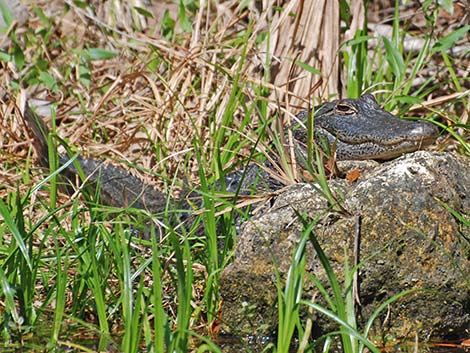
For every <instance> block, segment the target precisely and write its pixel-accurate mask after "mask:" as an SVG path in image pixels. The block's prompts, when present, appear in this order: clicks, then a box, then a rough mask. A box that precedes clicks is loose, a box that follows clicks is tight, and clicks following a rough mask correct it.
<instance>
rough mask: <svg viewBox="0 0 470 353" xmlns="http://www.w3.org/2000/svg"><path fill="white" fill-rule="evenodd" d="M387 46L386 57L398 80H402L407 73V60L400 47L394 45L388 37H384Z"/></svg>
mask: <svg viewBox="0 0 470 353" xmlns="http://www.w3.org/2000/svg"><path fill="white" fill-rule="evenodd" d="M382 40H383V42H384V46H385V53H386V59H387V61H388V64H389V65H390V68H391V70H392V72H393V75H394V76H395V80H396V81H401V79H402V78H403V76H404V75H405V62H404V61H403V57H402V56H401V53H400V51H399V50H398V48H396V47H395V46H393V44H392V42H390V40H388V38H386V37H382Z"/></svg>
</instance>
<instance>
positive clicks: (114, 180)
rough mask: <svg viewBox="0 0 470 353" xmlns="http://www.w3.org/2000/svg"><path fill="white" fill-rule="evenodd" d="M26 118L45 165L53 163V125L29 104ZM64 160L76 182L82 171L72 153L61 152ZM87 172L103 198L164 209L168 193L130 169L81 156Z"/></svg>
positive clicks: (102, 200) (108, 202) (117, 204)
mask: <svg viewBox="0 0 470 353" xmlns="http://www.w3.org/2000/svg"><path fill="white" fill-rule="evenodd" d="M23 119H24V121H25V122H26V124H27V126H28V127H29V129H30V130H31V132H32V135H33V140H32V143H33V147H34V150H35V151H36V154H37V157H38V160H39V162H40V164H41V166H43V167H45V168H48V167H49V153H48V145H47V136H48V134H49V129H48V128H47V126H46V124H45V123H44V121H43V120H42V119H41V118H40V117H39V116H38V115H37V114H36V113H35V112H34V111H33V110H32V109H31V108H30V107H29V105H28V104H26V107H25V111H24V114H23ZM59 161H60V164H61V165H62V166H63V165H66V164H67V167H66V168H65V169H64V173H63V174H64V175H65V176H66V177H67V179H68V180H69V181H70V182H72V181H75V180H80V178H79V175H80V173H79V172H78V170H77V169H76V167H75V165H74V163H68V162H69V161H70V159H69V158H68V156H60V158H59ZM77 162H78V166H79V168H80V169H81V171H82V172H83V175H84V176H85V181H86V183H87V185H90V186H92V187H94V188H95V189H96V188H98V190H99V200H98V201H99V202H100V203H101V204H103V205H107V206H113V207H132V208H137V209H145V210H147V211H149V212H150V213H158V212H160V211H162V210H164V208H165V206H166V203H167V196H166V195H165V194H163V193H162V192H160V191H158V190H156V189H154V188H153V187H152V186H150V185H146V184H144V183H143V182H142V181H141V180H140V179H139V178H137V177H135V176H134V175H132V174H130V173H129V172H127V171H126V170H124V169H122V168H119V167H115V166H113V165H106V164H104V163H103V162H102V161H99V160H96V159H87V158H83V157H82V156H78V158H77V160H76V163H77Z"/></svg>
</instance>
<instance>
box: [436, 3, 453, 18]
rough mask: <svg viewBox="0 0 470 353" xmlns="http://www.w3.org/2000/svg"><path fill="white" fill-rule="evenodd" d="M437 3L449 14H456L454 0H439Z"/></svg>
mask: <svg viewBox="0 0 470 353" xmlns="http://www.w3.org/2000/svg"><path fill="white" fill-rule="evenodd" d="M437 3H438V4H439V6H440V7H442V8H443V9H444V10H445V11H446V12H447V13H448V14H449V15H453V14H454V4H453V3H452V0H437Z"/></svg>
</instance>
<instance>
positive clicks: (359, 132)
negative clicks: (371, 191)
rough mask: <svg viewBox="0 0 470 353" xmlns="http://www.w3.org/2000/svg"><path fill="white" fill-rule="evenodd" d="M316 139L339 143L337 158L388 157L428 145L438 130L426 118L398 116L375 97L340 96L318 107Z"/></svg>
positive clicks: (333, 143)
mask: <svg viewBox="0 0 470 353" xmlns="http://www.w3.org/2000/svg"><path fill="white" fill-rule="evenodd" d="M314 124H315V125H314V126H315V129H314V130H315V141H316V143H317V144H318V145H319V146H320V147H321V146H322V144H324V143H325V142H327V143H328V144H329V146H330V148H333V146H336V158H337V159H338V160H359V159H377V160H387V159H392V158H395V157H398V156H400V155H402V154H404V153H408V152H413V151H416V150H419V149H423V148H425V147H427V146H429V145H430V144H431V143H433V142H434V140H435V139H436V137H437V134H438V129H437V127H436V126H435V125H433V124H431V123H429V122H427V121H411V120H403V119H400V118H397V117H396V116H395V115H393V114H391V113H389V112H387V111H385V110H383V109H382V108H380V106H379V105H378V104H377V101H376V100H375V98H374V96H372V95H371V94H365V95H363V96H362V97H361V98H359V99H341V100H335V101H332V102H327V103H324V104H322V105H320V106H318V107H316V108H315V118H314Z"/></svg>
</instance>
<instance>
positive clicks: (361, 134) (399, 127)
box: [24, 94, 438, 213]
mask: <svg viewBox="0 0 470 353" xmlns="http://www.w3.org/2000/svg"><path fill="white" fill-rule="evenodd" d="M309 114H310V112H308V111H304V112H301V113H300V114H299V115H298V116H297V117H298V119H299V120H304V121H305V120H306V119H307V117H308V115H309ZM24 119H25V121H26V122H27V124H28V126H29V127H30V129H31V131H32V132H33V135H34V140H33V141H34V142H33V144H34V148H35V150H36V153H37V154H38V157H39V160H40V162H41V164H42V165H43V166H44V167H48V166H49V162H48V147H47V135H48V133H49V132H48V129H47V127H46V125H45V124H44V122H43V121H42V120H41V119H40V118H39V117H38V116H37V115H36V114H35V113H34V112H33V111H32V110H31V109H30V108H29V107H26V109H25V113H24ZM314 130H315V131H314V136H315V140H316V142H317V144H318V145H319V146H322V145H323V144H324V143H325V142H326V143H327V144H328V145H329V146H328V147H329V148H330V149H332V150H333V151H335V154H336V158H337V159H338V160H355V159H357V160H364V159H380V160H384V159H392V158H395V157H397V156H399V155H401V154H404V153H407V152H412V151H416V150H418V149H422V148H425V147H427V146H428V145H429V144H431V143H432V142H433V141H434V140H435V138H436V137H437V133H438V130H437V128H436V127H435V126H434V125H433V124H431V123H428V122H426V121H407V120H402V119H399V118H397V117H396V116H394V115H392V114H390V113H389V112H387V111H385V110H383V109H381V108H380V107H379V105H378V104H377V102H376V100H375V98H374V97H373V96H372V95H370V94H366V95H363V96H362V97H361V98H359V99H343V100H335V101H332V102H326V103H323V104H321V105H319V106H317V107H315V108H314ZM294 137H295V139H296V140H297V142H298V144H296V145H299V146H303V148H304V149H305V147H306V145H307V143H306V141H307V133H306V129H305V128H299V129H297V130H295V132H294ZM301 149H302V147H301ZM303 153H305V150H304V151H303ZM67 160H68V157H64V156H62V157H60V164H61V165H65V164H66V162H67ZM77 162H78V164H79V166H80V169H81V170H82V171H83V174H84V175H85V176H86V177H87V180H88V182H91V184H93V183H94V184H99V187H100V200H99V202H100V203H102V204H104V205H109V206H115V207H128V206H130V207H134V208H139V209H146V210H148V211H149V212H151V213H158V212H160V211H162V210H163V209H164V208H165V207H166V206H167V200H168V198H167V195H165V194H163V193H161V192H159V191H157V190H155V189H154V188H153V187H151V186H148V185H145V184H144V183H143V182H142V181H141V180H139V179H138V178H136V177H135V176H133V175H131V174H130V173H129V172H127V171H126V170H124V169H122V168H119V167H115V166H112V165H105V164H103V162H100V161H97V160H94V159H85V158H83V157H81V156H79V157H78V158H77ZM248 167H249V168H251V169H250V170H252V169H253V165H250V166H248ZM65 174H66V175H67V176H68V177H69V178H74V177H75V178H77V175H78V171H77V169H76V168H75V166H74V164H71V163H69V165H68V166H67V168H66V170H65ZM242 174H243V173H241V172H238V173H236V174H234V175H229V176H228V178H227V183H226V184H230V185H231V187H229V189H231V190H237V188H238V187H237V183H239V182H240V180H241V178H242V177H241V175H242ZM247 174H249V175H251V174H256V173H252V171H250V172H249V173H247ZM254 180H255V179H254ZM243 183H244V184H245V185H248V184H249V183H250V182H248V183H247V181H246V180H244V182H243Z"/></svg>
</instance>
